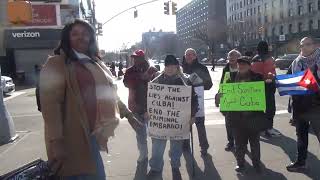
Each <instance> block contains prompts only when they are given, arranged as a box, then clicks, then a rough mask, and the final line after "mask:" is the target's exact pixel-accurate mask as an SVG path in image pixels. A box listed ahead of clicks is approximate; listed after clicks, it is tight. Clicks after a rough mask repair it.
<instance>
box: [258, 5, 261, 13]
mask: <svg viewBox="0 0 320 180" xmlns="http://www.w3.org/2000/svg"><path fill="white" fill-rule="evenodd" d="M260 13H261V10H260V6H258V14H260Z"/></svg>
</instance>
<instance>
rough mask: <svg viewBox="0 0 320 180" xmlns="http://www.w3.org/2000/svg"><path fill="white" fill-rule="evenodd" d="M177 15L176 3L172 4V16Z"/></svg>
mask: <svg viewBox="0 0 320 180" xmlns="http://www.w3.org/2000/svg"><path fill="white" fill-rule="evenodd" d="M176 13H177V3H175V2H172V15H176Z"/></svg>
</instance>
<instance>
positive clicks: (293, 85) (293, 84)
mask: <svg viewBox="0 0 320 180" xmlns="http://www.w3.org/2000/svg"><path fill="white" fill-rule="evenodd" d="M295 86H299V85H298V84H297V83H292V84H276V87H277V88H279V87H295Z"/></svg>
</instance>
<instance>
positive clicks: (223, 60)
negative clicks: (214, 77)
mask: <svg viewBox="0 0 320 180" xmlns="http://www.w3.org/2000/svg"><path fill="white" fill-rule="evenodd" d="M215 63H216V65H226V64H227V63H228V61H227V59H224V58H220V59H218V60H217V61H216V62H215Z"/></svg>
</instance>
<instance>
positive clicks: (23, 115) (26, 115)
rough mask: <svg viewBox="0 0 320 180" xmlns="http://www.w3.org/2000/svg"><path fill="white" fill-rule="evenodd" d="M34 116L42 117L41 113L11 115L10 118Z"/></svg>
mask: <svg viewBox="0 0 320 180" xmlns="http://www.w3.org/2000/svg"><path fill="white" fill-rule="evenodd" d="M34 116H42V114H41V113H37V114H22V115H13V116H11V117H13V118H20V117H34Z"/></svg>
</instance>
